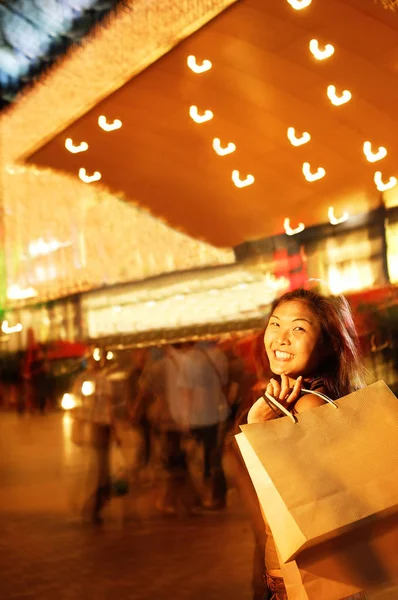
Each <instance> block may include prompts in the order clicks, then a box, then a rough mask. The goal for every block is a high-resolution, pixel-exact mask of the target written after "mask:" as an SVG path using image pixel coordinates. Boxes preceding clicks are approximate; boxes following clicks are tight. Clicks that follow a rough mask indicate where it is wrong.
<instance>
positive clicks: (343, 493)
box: [240, 382, 398, 562]
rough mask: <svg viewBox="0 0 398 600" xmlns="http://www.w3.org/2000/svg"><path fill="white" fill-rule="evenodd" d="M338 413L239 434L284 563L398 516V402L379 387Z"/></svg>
mask: <svg viewBox="0 0 398 600" xmlns="http://www.w3.org/2000/svg"><path fill="white" fill-rule="evenodd" d="M337 405H338V408H337V409H336V408H335V407H333V406H331V405H329V404H327V405H324V406H319V407H317V408H314V409H311V410H308V411H306V412H304V413H301V414H300V415H299V416H298V419H297V422H296V423H294V422H292V421H291V420H290V419H289V418H288V417H286V418H282V419H276V420H272V421H268V422H266V423H256V424H253V425H244V426H242V431H243V434H244V436H245V438H246V440H247V441H248V442H249V444H250V446H251V447H252V448H253V450H254V452H255V454H256V455H257V457H258V458H259V460H260V462H261V465H262V468H263V471H264V473H265V475H264V477H266V480H267V492H266V498H263V499H262V498H260V501H261V504H262V506H263V508H264V511H265V514H266V517H267V520H268V522H269V525H270V527H271V530H272V532H273V535H274V537H275V540H276V542H277V545H278V549H279V552H280V554H281V557H282V559H283V562H287V561H289V560H291V559H292V558H294V557H295V556H296V555H297V554H298V552H299V551H302V550H304V549H306V548H310V547H311V546H314V545H318V544H320V543H322V542H325V541H326V540H328V539H331V538H335V537H337V536H340V535H343V534H344V533H347V532H352V531H354V530H356V529H357V528H358V527H363V526H365V525H367V523H372V522H374V521H376V520H379V519H382V518H385V517H388V516H389V515H390V514H393V513H394V512H395V511H396V510H397V507H398V401H397V399H396V397H395V396H394V394H393V393H392V392H391V390H389V388H388V387H387V386H386V384H385V383H384V382H377V383H374V384H372V385H370V386H368V387H367V388H364V389H362V390H359V391H357V392H354V393H353V394H349V395H348V396H345V397H344V398H341V399H340V400H338V401H337ZM240 445H241V444H240ZM249 473H250V468H249ZM250 475H251V473H250ZM253 483H254V485H256V484H255V482H254V480H253ZM257 493H258V492H257Z"/></svg>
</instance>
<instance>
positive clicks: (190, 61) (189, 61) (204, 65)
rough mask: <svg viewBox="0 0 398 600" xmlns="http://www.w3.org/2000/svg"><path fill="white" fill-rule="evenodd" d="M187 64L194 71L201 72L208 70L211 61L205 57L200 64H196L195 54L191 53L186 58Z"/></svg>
mask: <svg viewBox="0 0 398 600" xmlns="http://www.w3.org/2000/svg"><path fill="white" fill-rule="evenodd" d="M187 65H188V67H189V68H190V69H191V71H193V72H194V73H197V74H201V73H205V72H206V71H209V70H210V69H211V68H212V66H213V65H212V63H211V61H210V60H207V59H205V60H204V61H203V62H202V63H201V64H198V62H197V60H196V56H193V55H192V54H191V55H190V56H188V58H187Z"/></svg>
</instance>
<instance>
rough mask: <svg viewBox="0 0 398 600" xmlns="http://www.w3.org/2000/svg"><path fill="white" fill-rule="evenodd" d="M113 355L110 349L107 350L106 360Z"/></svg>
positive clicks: (110, 358)
mask: <svg viewBox="0 0 398 600" xmlns="http://www.w3.org/2000/svg"><path fill="white" fill-rule="evenodd" d="M113 356H114V354H113V352H112V350H109V352H107V353H106V360H112V358H113Z"/></svg>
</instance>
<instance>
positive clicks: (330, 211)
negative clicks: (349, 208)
mask: <svg viewBox="0 0 398 600" xmlns="http://www.w3.org/2000/svg"><path fill="white" fill-rule="evenodd" d="M349 216H350V215H349V214H348V212H343V214H342V215H341V217H338V218H337V217H336V216H335V214H334V208H333V206H329V208H328V217H329V221H330V223H331V224H332V225H339V224H340V223H344V221H347V219H348V218H349Z"/></svg>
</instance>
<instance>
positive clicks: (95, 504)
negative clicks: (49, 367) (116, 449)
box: [72, 350, 114, 525]
mask: <svg viewBox="0 0 398 600" xmlns="http://www.w3.org/2000/svg"><path fill="white" fill-rule="evenodd" d="M96 358H98V360H95V359H94V357H93V356H90V358H89V359H88V361H87V369H86V370H85V371H83V372H82V373H80V374H79V375H78V376H77V378H76V380H75V382H74V386H73V390H72V393H73V396H75V397H76V398H77V399H78V401H79V406H78V408H77V409H75V410H76V412H75V415H74V416H75V417H76V419H77V420H76V422H77V423H80V424H81V425H88V440H81V443H82V444H88V445H89V447H90V449H91V450H92V465H91V466H92V469H93V473H92V475H93V477H94V481H93V487H94V491H93V492H92V491H90V496H89V498H88V500H86V502H85V503H84V507H83V518H88V519H89V520H91V521H92V522H93V523H94V524H96V525H100V524H101V523H102V522H103V519H102V514H101V513H102V510H103V509H104V507H105V506H106V504H107V503H108V502H109V500H110V498H111V487H112V486H111V468H110V458H111V456H110V455H111V443H112V434H113V433H114V427H113V421H112V408H111V395H112V389H111V384H110V382H109V380H108V379H107V370H106V368H105V367H106V351H105V350H102V352H101V353H100V355H99V356H98V357H96ZM77 443H79V442H77Z"/></svg>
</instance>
